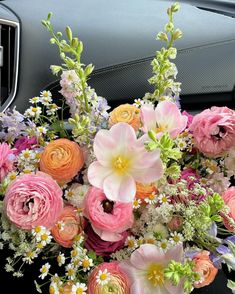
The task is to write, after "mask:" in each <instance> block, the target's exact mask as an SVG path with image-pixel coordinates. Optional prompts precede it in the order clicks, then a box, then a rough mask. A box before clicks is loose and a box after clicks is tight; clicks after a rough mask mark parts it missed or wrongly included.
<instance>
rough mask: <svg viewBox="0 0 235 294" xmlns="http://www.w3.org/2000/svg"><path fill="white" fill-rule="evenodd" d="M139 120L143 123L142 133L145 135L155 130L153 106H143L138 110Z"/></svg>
mask: <svg viewBox="0 0 235 294" xmlns="http://www.w3.org/2000/svg"><path fill="white" fill-rule="evenodd" d="M140 111H141V112H140V114H141V120H142V122H143V128H142V129H143V132H145V133H147V132H148V131H150V130H155V128H156V115H155V111H154V108H153V105H150V104H149V105H143V106H142V107H141V109H140Z"/></svg>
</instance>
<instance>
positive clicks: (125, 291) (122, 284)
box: [87, 261, 143, 294]
mask: <svg viewBox="0 0 235 294" xmlns="http://www.w3.org/2000/svg"><path fill="white" fill-rule="evenodd" d="M105 270H106V271H107V273H108V274H109V280H108V283H107V284H104V285H102V284H100V283H98V282H97V275H98V276H99V274H102V273H103V272H105ZM87 293H88V294H105V293H118V294H129V293H130V281H129V278H128V277H127V275H126V274H125V273H124V272H123V271H122V270H121V269H120V267H119V263H118V262H115V261H113V262H109V263H108V262H104V263H101V264H99V265H98V266H97V267H96V268H95V269H94V270H93V271H92V273H91V275H90V276H89V279H88V285H87ZM142 294H143V293H142Z"/></svg>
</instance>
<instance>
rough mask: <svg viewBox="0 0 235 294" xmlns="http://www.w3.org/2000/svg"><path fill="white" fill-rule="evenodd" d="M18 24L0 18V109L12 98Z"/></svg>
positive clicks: (16, 66)
mask: <svg viewBox="0 0 235 294" xmlns="http://www.w3.org/2000/svg"><path fill="white" fill-rule="evenodd" d="M18 57H19V24H18V23H15V22H12V21H8V20H3V19H0V110H1V111H3V110H5V109H6V108H7V107H8V106H9V105H10V103H11V101H12V100H13V99H14V96H15V93H16V87H17V78H18V59H19V58H18Z"/></svg>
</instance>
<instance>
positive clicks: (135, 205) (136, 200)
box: [133, 199, 142, 209]
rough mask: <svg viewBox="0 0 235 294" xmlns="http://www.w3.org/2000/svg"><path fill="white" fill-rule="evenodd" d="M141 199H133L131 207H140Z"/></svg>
mask: <svg viewBox="0 0 235 294" xmlns="http://www.w3.org/2000/svg"><path fill="white" fill-rule="evenodd" d="M141 203H142V202H141V200H140V199H135V200H134V201H133V208H134V209H138V208H140V205H141Z"/></svg>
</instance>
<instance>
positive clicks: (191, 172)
mask: <svg viewBox="0 0 235 294" xmlns="http://www.w3.org/2000/svg"><path fill="white" fill-rule="evenodd" d="M180 178H181V179H183V180H185V181H187V187H188V189H192V188H193V186H194V184H195V183H198V182H199V179H200V177H199V176H198V175H197V173H196V170H195V169H192V168H186V169H184V170H182V171H181V176H180Z"/></svg>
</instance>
